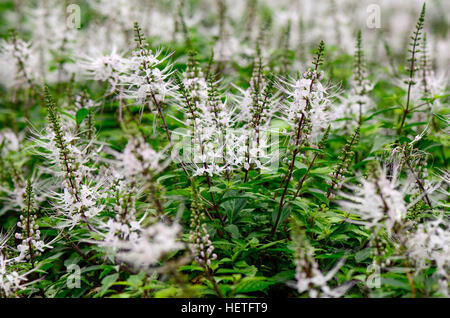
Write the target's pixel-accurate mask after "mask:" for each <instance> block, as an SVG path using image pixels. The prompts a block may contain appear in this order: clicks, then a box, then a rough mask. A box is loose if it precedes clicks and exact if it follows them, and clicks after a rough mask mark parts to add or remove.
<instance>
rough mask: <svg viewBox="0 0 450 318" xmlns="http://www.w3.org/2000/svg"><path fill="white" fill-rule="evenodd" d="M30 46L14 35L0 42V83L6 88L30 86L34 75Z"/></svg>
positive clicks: (33, 62)
mask: <svg viewBox="0 0 450 318" xmlns="http://www.w3.org/2000/svg"><path fill="white" fill-rule="evenodd" d="M35 64H36V61H35V60H34V55H33V53H32V49H31V44H30V43H28V42H25V41H23V40H22V39H19V38H18V37H17V36H16V35H15V34H14V35H12V37H11V39H10V40H9V41H6V40H2V41H1V42H0V66H1V67H0V75H1V76H0V81H1V84H2V85H4V86H5V87H7V88H18V87H24V86H30V85H32V84H33V83H34V82H33V81H34V77H35V75H36V65H35Z"/></svg>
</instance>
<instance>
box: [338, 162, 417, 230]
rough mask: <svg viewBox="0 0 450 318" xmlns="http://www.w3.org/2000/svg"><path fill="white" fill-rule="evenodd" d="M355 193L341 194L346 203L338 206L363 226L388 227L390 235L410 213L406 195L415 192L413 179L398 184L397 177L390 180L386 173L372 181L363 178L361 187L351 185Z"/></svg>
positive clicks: (342, 202) (340, 202)
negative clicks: (358, 217)
mask: <svg viewBox="0 0 450 318" xmlns="http://www.w3.org/2000/svg"><path fill="white" fill-rule="evenodd" d="M348 188H349V189H350V190H352V191H353V194H349V193H345V192H341V193H340V194H339V195H340V196H341V197H342V198H344V199H345V200H339V201H338V203H339V205H340V206H341V207H342V208H343V209H344V210H345V211H350V212H352V213H356V214H357V215H359V216H360V217H361V220H362V223H363V224H365V225H366V227H367V228H370V229H378V228H380V227H385V228H386V229H387V230H388V231H389V232H391V231H392V228H393V226H394V224H395V223H401V222H402V221H403V220H404V219H405V217H406V214H407V210H408V207H409V205H407V204H406V202H405V195H406V194H407V193H410V192H409V191H410V190H411V189H413V183H412V180H409V181H407V182H406V183H405V184H403V186H401V185H400V184H399V180H398V175H394V176H391V178H388V176H387V175H386V170H383V171H382V172H381V173H380V174H379V175H378V176H377V177H374V178H371V179H364V178H361V179H360V180H359V184H358V185H349V186H348Z"/></svg>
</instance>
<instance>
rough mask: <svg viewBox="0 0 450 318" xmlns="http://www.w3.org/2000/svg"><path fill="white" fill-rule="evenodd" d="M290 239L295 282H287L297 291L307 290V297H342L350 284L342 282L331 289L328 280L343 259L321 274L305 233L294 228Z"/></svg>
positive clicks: (336, 270) (341, 263) (332, 276)
mask: <svg viewBox="0 0 450 318" xmlns="http://www.w3.org/2000/svg"><path fill="white" fill-rule="evenodd" d="M292 239H293V243H294V246H295V258H294V264H295V268H296V270H295V279H296V282H295V284H292V283H289V285H291V286H292V287H294V288H296V289H297V291H298V292H299V293H304V292H308V295H309V297H312V298H317V297H322V298H339V297H342V296H343V295H344V294H345V293H346V292H347V290H348V289H349V288H350V287H351V284H344V285H341V286H338V287H335V288H334V289H333V288H331V287H330V286H329V283H328V282H329V281H330V280H331V279H333V278H334V276H335V275H336V273H337V272H338V271H339V269H340V268H341V267H342V265H343V264H344V261H345V260H344V259H341V260H340V261H339V262H338V263H337V264H336V265H335V266H334V267H333V268H332V269H331V270H330V271H329V272H328V273H327V274H323V273H322V271H321V270H320V268H319V264H318V263H317V262H316V260H315V259H314V253H313V248H312V246H310V244H309V242H308V241H307V238H306V237H305V235H304V234H302V233H301V232H296V230H294V234H293V235H292Z"/></svg>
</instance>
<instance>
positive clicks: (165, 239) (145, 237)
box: [117, 222, 184, 269]
mask: <svg viewBox="0 0 450 318" xmlns="http://www.w3.org/2000/svg"><path fill="white" fill-rule="evenodd" d="M180 231H181V226H180V225H179V224H177V223H174V224H173V225H166V224H164V223H161V222H158V223H155V224H153V225H151V226H149V227H148V228H146V229H143V230H142V232H141V234H140V236H139V238H137V239H135V240H132V241H131V240H128V241H121V242H118V244H117V246H118V247H120V251H119V252H118V253H117V257H118V258H119V259H121V260H123V261H125V262H129V263H131V264H133V265H134V266H136V267H140V268H144V269H145V268H148V267H149V266H152V265H155V264H156V263H158V262H159V260H160V259H161V258H162V257H163V256H164V255H166V254H168V253H169V252H172V251H177V250H180V249H183V248H184V244H183V243H181V242H180V241H179V240H178V234H179V233H180Z"/></svg>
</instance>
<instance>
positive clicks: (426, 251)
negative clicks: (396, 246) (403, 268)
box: [406, 218, 450, 297]
mask: <svg viewBox="0 0 450 318" xmlns="http://www.w3.org/2000/svg"><path fill="white" fill-rule="evenodd" d="M406 245H407V247H408V256H409V257H410V258H411V259H412V260H414V261H415V263H416V268H417V269H418V270H421V269H426V268H427V267H428V266H429V262H433V263H434V264H435V266H436V269H437V270H436V273H435V275H437V276H438V279H439V286H440V291H441V293H442V294H443V296H444V297H449V280H450V276H449V273H450V224H449V221H448V219H444V218H440V219H436V220H434V221H429V222H426V223H424V224H419V225H418V227H417V229H416V230H415V231H414V232H412V233H410V235H409V237H408V240H407V241H406Z"/></svg>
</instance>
